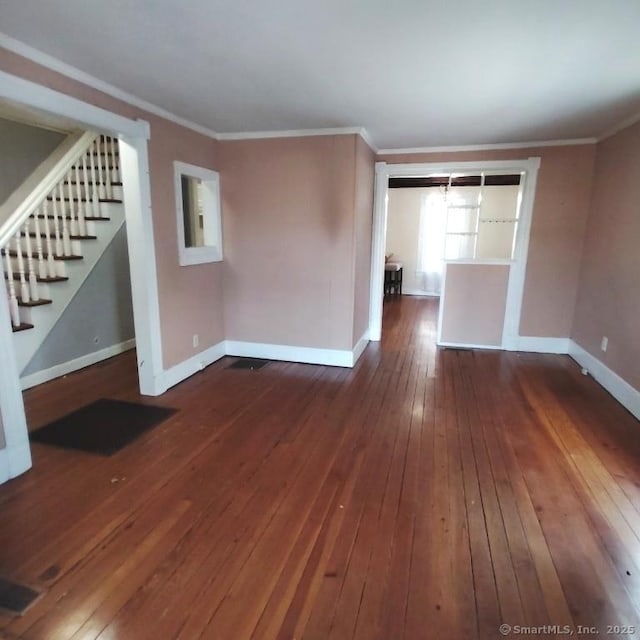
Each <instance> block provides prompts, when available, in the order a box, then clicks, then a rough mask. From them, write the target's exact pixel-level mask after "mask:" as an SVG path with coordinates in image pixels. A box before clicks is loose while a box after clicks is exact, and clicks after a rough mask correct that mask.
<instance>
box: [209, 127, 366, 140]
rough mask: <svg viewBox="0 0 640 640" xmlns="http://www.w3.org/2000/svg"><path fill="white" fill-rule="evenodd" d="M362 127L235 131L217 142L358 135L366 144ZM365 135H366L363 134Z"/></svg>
mask: <svg viewBox="0 0 640 640" xmlns="http://www.w3.org/2000/svg"><path fill="white" fill-rule="evenodd" d="M363 131H364V129H363V128H362V127H327V128H318V129H285V130H282V131H278V130H272V131H235V132H230V133H218V134H217V136H216V138H217V139H218V140H223V141H226V140H261V139H263V138H264V139H266V138H309V137H313V136H348V135H358V136H361V137H362V138H363V140H364V141H365V142H367V144H369V141H368V139H367V138H365V136H364V135H363ZM365 135H366V134H365Z"/></svg>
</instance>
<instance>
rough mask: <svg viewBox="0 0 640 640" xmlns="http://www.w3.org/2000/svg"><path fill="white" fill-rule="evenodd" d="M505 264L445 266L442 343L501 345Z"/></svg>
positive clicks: (505, 298)
mask: <svg viewBox="0 0 640 640" xmlns="http://www.w3.org/2000/svg"><path fill="white" fill-rule="evenodd" d="M508 283H509V267H508V266H507V265H486V264H455V263H449V264H448V265H447V275H446V284H445V296H444V301H443V304H444V307H443V310H442V327H441V336H440V339H441V340H442V342H452V343H457V344H461V343H462V344H479V345H486V346H495V347H500V345H501V344H502V329H503V327H504V312H505V308H506V304H507V285H508Z"/></svg>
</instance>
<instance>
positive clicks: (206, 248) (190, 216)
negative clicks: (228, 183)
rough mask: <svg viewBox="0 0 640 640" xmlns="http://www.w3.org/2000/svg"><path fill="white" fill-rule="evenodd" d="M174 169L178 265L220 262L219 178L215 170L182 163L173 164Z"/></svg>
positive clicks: (220, 218)
mask: <svg viewBox="0 0 640 640" xmlns="http://www.w3.org/2000/svg"><path fill="white" fill-rule="evenodd" d="M173 167H174V182H175V190H176V216H177V224H178V258H179V261H180V264H181V265H182V266H186V265H191V264H202V263H204V262H220V261H221V260H222V217H221V211H220V177H219V175H218V173H217V172H216V171H211V169H204V168H202V167H196V166H195V165H191V164H186V163H184V162H174V163H173Z"/></svg>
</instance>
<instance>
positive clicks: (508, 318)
mask: <svg viewBox="0 0 640 640" xmlns="http://www.w3.org/2000/svg"><path fill="white" fill-rule="evenodd" d="M539 168H540V158H539V157H530V158H524V159H516V160H477V161H470V162H417V163H402V164H389V163H386V162H376V165H375V187H374V189H375V193H374V206H373V229H372V238H371V282H370V288H371V291H370V293H371V298H370V305H369V339H370V340H373V341H379V340H380V339H381V337H382V306H383V298H384V251H385V244H386V237H387V213H388V202H389V178H421V177H425V176H428V175H434V174H443V173H458V172H464V173H468V172H476V171H477V172H478V173H480V172H482V171H504V172H505V173H520V174H521V175H522V180H523V187H522V202H521V203H520V218H519V222H518V230H517V233H516V241H515V250H514V258H513V260H511V261H508V264H509V265H510V269H509V284H508V288H507V304H506V309H505V319H504V329H503V334H502V348H503V349H506V350H508V351H514V350H517V349H518V345H519V342H520V333H519V331H520V317H521V313H522V300H523V296H524V284H525V276H526V270H527V258H528V253H529V236H530V233H531V220H532V217H533V204H534V200H535V192H536V184H537V179H538V169H539ZM501 262H503V261H501ZM440 318H441V316H440V315H439V319H438V325H440ZM438 335H440V326H438Z"/></svg>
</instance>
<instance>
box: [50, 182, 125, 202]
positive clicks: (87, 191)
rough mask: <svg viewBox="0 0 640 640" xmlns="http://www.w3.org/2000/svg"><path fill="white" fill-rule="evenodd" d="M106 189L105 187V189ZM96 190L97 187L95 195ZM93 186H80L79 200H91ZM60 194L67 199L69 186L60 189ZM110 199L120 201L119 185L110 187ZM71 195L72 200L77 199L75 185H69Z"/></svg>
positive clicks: (120, 188)
mask: <svg viewBox="0 0 640 640" xmlns="http://www.w3.org/2000/svg"><path fill="white" fill-rule="evenodd" d="M105 188H106V187H105ZM97 189H98V185H96V193H97ZM93 191H94V190H93V186H92V185H90V184H89V185H85V184H80V197H81V198H86V199H87V200H91V199H92V197H93ZM62 192H63V195H64V197H65V198H68V197H69V185H67V184H65V185H64V186H63V188H62ZM111 193H112V195H111V197H112V198H113V199H114V200H122V186H120V185H112V186H111ZM57 195H58V192H57V190H56V196H57ZM71 195H72V196H73V198H77V197H78V186H77V185H75V184H72V185H71Z"/></svg>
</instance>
